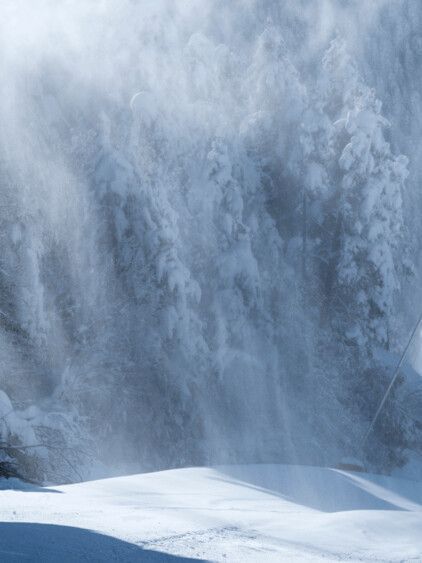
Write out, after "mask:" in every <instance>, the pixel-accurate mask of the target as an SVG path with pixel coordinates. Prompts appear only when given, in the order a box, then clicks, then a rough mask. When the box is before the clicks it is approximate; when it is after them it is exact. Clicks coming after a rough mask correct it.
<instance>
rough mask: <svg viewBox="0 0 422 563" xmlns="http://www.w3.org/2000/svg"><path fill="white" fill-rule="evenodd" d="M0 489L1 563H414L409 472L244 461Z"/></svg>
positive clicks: (417, 545) (421, 553) (421, 517)
mask: <svg viewBox="0 0 422 563" xmlns="http://www.w3.org/2000/svg"><path fill="white" fill-rule="evenodd" d="M11 486H15V487H16V489H15V490H10V489H9V490H6V489H5V487H11ZM0 487H1V488H3V489H4V490H1V491H0V515H1V518H0V520H1V524H0V561H2V562H8V561H40V562H43V563H44V562H53V561H54V562H59V563H64V562H68V561H119V562H128V561H164V562H166V561H169V562H170V561H183V560H185V558H187V559H194V560H198V559H199V560H211V561H239V562H240V561H242V562H243V561H254V562H255V561H256V562H261V561H277V562H279V561H288V562H290V561H412V562H415V561H422V484H421V483H420V482H416V481H408V480H404V479H398V478H390V477H382V476H375V475H368V474H359V473H349V472H345V471H338V470H334V469H327V468H325V469H323V468H317V467H302V466H282V465H250V466H230V467H218V468H193V469H190V468H189V469H177V470H170V471H162V472H157V473H149V474H141V475H133V476H128V477H118V478H112V479H104V480H99V481H91V482H85V483H80V484H74V485H66V486H59V487H50V488H48V487H47V488H39V489H38V488H37V487H32V486H29V485H28V486H26V485H25V486H22V485H20V484H19V483H18V482H13V481H4V480H3V481H0ZM22 488H23V489H26V490H19V489H22Z"/></svg>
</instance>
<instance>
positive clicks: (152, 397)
mask: <svg viewBox="0 0 422 563" xmlns="http://www.w3.org/2000/svg"><path fill="white" fill-rule="evenodd" d="M367 4H368V3H363V2H357V1H353V0H350V1H346V0H345V1H341V0H337V1H334V0H333V1H324V0H320V1H316V2H314V1H312V2H311V1H305V0H302V1H300V2H298V1H291V2H287V1H286V2H275V1H270V0H268V1H259V2H258V1H257V2H254V1H252V0H238V1H235V2H223V1H217V0H215V1H211V0H210V1H206V0H203V1H197V2H195V1H188V2H186V1H176V2H174V1H171V2H170V1H168V2H167V1H164V0H163V1H154V2H152V1H147V0H144V1H138V2H136V1H133V0H132V1H131V0H119V1H117V0H116V1H114V0H109V1H102V2H95V3H92V2H83V1H78V0H76V1H75V0H73V1H64V0H63V1H59V2H53V1H49V0H44V1H41V2H36V3H34V2H31V1H29V0H21V1H14V0H5V1H4V2H2V6H1V8H0V12H1V15H2V18H1V21H0V52H1V56H0V69H1V74H2V81H1V85H0V92H1V101H2V103H1V107H0V125H1V128H0V139H1V141H0V173H1V178H0V181H1V192H0V198H1V199H0V224H1V239H0V241H1V242H0V244H1V253H0V260H1V263H0V346H1V355H0V365H1V371H0V389H1V390H2V391H1V395H0V417H2V418H0V437H1V439H2V441H5V442H8V443H14V444H21V445H29V444H34V443H36V444H38V443H41V444H44V447H39V448H35V449H33V450H27V452H28V453H27V454H26V455H25V458H26V459H25V463H26V465H27V466H28V469H27V471H28V472H29V473H30V474H37V475H39V476H48V475H49V476H51V475H54V474H56V473H57V472H58V471H59V472H61V473H62V474H63V475H65V476H66V478H69V479H73V478H75V476H74V475H73V471H74V468H75V467H80V468H81V469H79V471H81V472H82V473H83V472H84V471H85V469H84V466H88V465H90V464H91V465H92V460H97V461H102V462H103V463H106V464H109V465H111V466H116V465H119V464H132V466H133V465H134V466H135V467H138V468H141V469H147V468H159V467H170V466H175V465H186V464H197V463H216V462H220V463H221V462H224V463H226V462H244V461H251V462H277V461H301V462H312V463H330V462H332V461H334V460H336V459H338V457H339V456H340V455H343V454H344V455H356V454H357V453H359V454H360V455H362V456H366V457H367V462H368V463H370V464H373V465H374V466H375V467H377V468H378V469H380V470H385V471H388V470H390V469H392V468H393V467H395V466H396V465H400V464H402V463H403V462H404V461H405V459H406V455H407V454H406V451H409V450H413V449H416V450H417V449H418V448H419V450H420V448H421V444H420V429H421V419H420V402H417V401H415V385H416V387H417V385H419V380H418V376H417V374H416V372H413V371H411V370H410V368H409V370H408V376H406V377H405V376H403V378H402V380H401V381H400V384H399V385H397V386H396V387H395V389H394V392H393V395H392V397H391V400H389V402H388V403H387V405H386V408H385V412H384V414H383V418H382V423H380V424H379V425H377V427H376V428H375V431H374V434H373V436H372V438H371V442H370V444H369V445H368V447H367V450H366V452H356V445H357V444H358V443H359V440H361V438H362V435H363V434H364V432H365V430H366V428H367V427H368V424H369V421H370V418H371V416H372V415H373V413H374V411H375V409H376V407H377V405H378V403H379V400H380V398H381V396H382V393H383V392H384V390H385V388H386V386H387V385H388V382H389V377H390V376H391V367H392V366H393V365H394V362H395V361H396V358H397V354H398V353H399V352H400V351H401V349H402V348H403V345H404V343H405V341H406V338H407V335H408V333H409V331H410V328H411V326H412V324H413V323H414V321H415V318H416V316H417V313H418V311H417V310H416V309H417V307H416V305H417V304H418V303H419V302H420V290H419V289H418V287H419V285H420V284H418V281H419V275H420V257H419V255H420V253H419V248H418V244H417V240H418V236H420V234H421V232H420V231H421V228H420V221H419V212H420V210H421V205H422V200H421V196H420V190H419V185H420V180H421V175H422V170H421V167H420V165H419V162H420V158H419V154H420V150H421V143H420V140H419V136H420V134H419V132H420V130H421V125H422V102H421V100H420V94H419V92H420V91H421V86H422V85H421V84H420V82H421V80H422V79H421V78H420V73H419V72H418V70H419V68H420V62H421V60H420V59H421V56H422V35H421V34H420V32H419V30H420V29H421V23H422V21H421V20H422V7H421V6H420V4H419V3H418V1H417V0H404V1H403V2H382V1H377V2H376V1H374V2H371V3H370V5H369V6H368V5H367ZM415 382H416V383H415ZM419 389H420V387H419ZM416 395H417V396H420V395H418V392H416ZM409 396H412V401H413V403H412V401H409V400H408V397H409ZM418 413H419V414H418ZM49 446H51V447H49ZM88 460H89V463H88Z"/></svg>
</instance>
